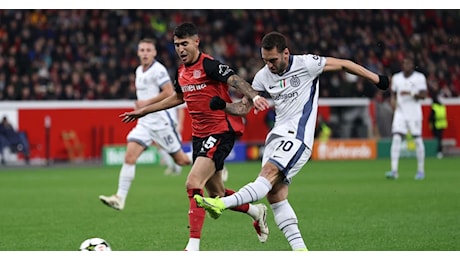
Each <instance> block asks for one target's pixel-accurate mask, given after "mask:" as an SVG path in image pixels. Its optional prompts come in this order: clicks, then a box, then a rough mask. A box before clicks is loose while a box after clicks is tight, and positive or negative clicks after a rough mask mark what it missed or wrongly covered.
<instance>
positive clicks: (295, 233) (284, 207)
mask: <svg viewBox="0 0 460 260" xmlns="http://www.w3.org/2000/svg"><path fill="white" fill-rule="evenodd" d="M270 206H271V207H272V210H273V216H274V218H275V223H276V225H278V228H279V229H280V230H281V231H282V232H283V233H284V236H285V237H286V239H287V240H288V242H289V245H291V248H292V250H298V249H306V248H307V246H306V245H305V242H304V241H303V238H302V234H301V233H300V230H299V226H298V224H297V223H298V222H297V216H296V214H295V212H294V210H293V209H292V207H291V205H290V204H289V202H288V200H287V199H286V200H283V201H280V202H277V203H274V204H271V205H270Z"/></svg>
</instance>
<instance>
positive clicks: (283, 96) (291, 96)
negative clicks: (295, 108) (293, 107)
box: [272, 91, 299, 100]
mask: <svg viewBox="0 0 460 260" xmlns="http://www.w3.org/2000/svg"><path fill="white" fill-rule="evenodd" d="M297 97H299V93H298V92H297V91H296V92H292V93H285V94H280V95H276V96H273V97H272V98H273V100H284V99H295V98H297Z"/></svg>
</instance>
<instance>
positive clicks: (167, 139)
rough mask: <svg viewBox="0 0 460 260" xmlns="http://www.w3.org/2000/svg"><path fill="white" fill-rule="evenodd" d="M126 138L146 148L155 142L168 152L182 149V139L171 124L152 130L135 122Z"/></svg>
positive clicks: (171, 152)
mask: <svg viewBox="0 0 460 260" xmlns="http://www.w3.org/2000/svg"><path fill="white" fill-rule="evenodd" d="M126 140H127V141H128V142H136V143H138V144H140V145H142V146H144V147H145V148H146V149H147V147H149V146H150V145H151V144H152V143H153V142H155V143H156V144H158V145H159V146H160V147H161V148H162V149H163V150H165V151H166V152H167V153H169V154H173V153H176V152H178V151H179V150H181V149H182V144H181V142H182V140H181V138H180V136H179V133H178V132H177V130H176V129H175V128H174V127H172V126H170V127H168V128H165V129H161V130H153V129H150V128H149V127H147V126H145V125H142V124H137V125H136V126H135V127H134V128H133V129H131V131H130V132H129V134H128V136H127V137H126Z"/></svg>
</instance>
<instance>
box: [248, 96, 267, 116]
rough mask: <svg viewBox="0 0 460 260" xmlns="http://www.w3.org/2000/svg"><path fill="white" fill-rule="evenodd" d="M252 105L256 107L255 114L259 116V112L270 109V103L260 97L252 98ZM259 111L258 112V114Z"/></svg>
mask: <svg viewBox="0 0 460 260" xmlns="http://www.w3.org/2000/svg"><path fill="white" fill-rule="evenodd" d="M252 104H253V105H254V108H255V109H254V113H255V114H257V112H259V111H264V110H265V109H268V108H270V104H269V103H268V101H267V100H266V99H265V98H264V97H261V96H259V95H257V96H255V97H253V98H252ZM256 111H257V112H256Z"/></svg>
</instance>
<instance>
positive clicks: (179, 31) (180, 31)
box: [173, 22, 198, 39]
mask: <svg viewBox="0 0 460 260" xmlns="http://www.w3.org/2000/svg"><path fill="white" fill-rule="evenodd" d="M173 35H174V36H176V37H177V38H180V39H183V38H187V37H190V36H194V35H198V28H197V27H196V26H195V25H194V24H193V23H187V22H185V23H182V24H180V25H179V26H177V27H176V29H174V34H173Z"/></svg>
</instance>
